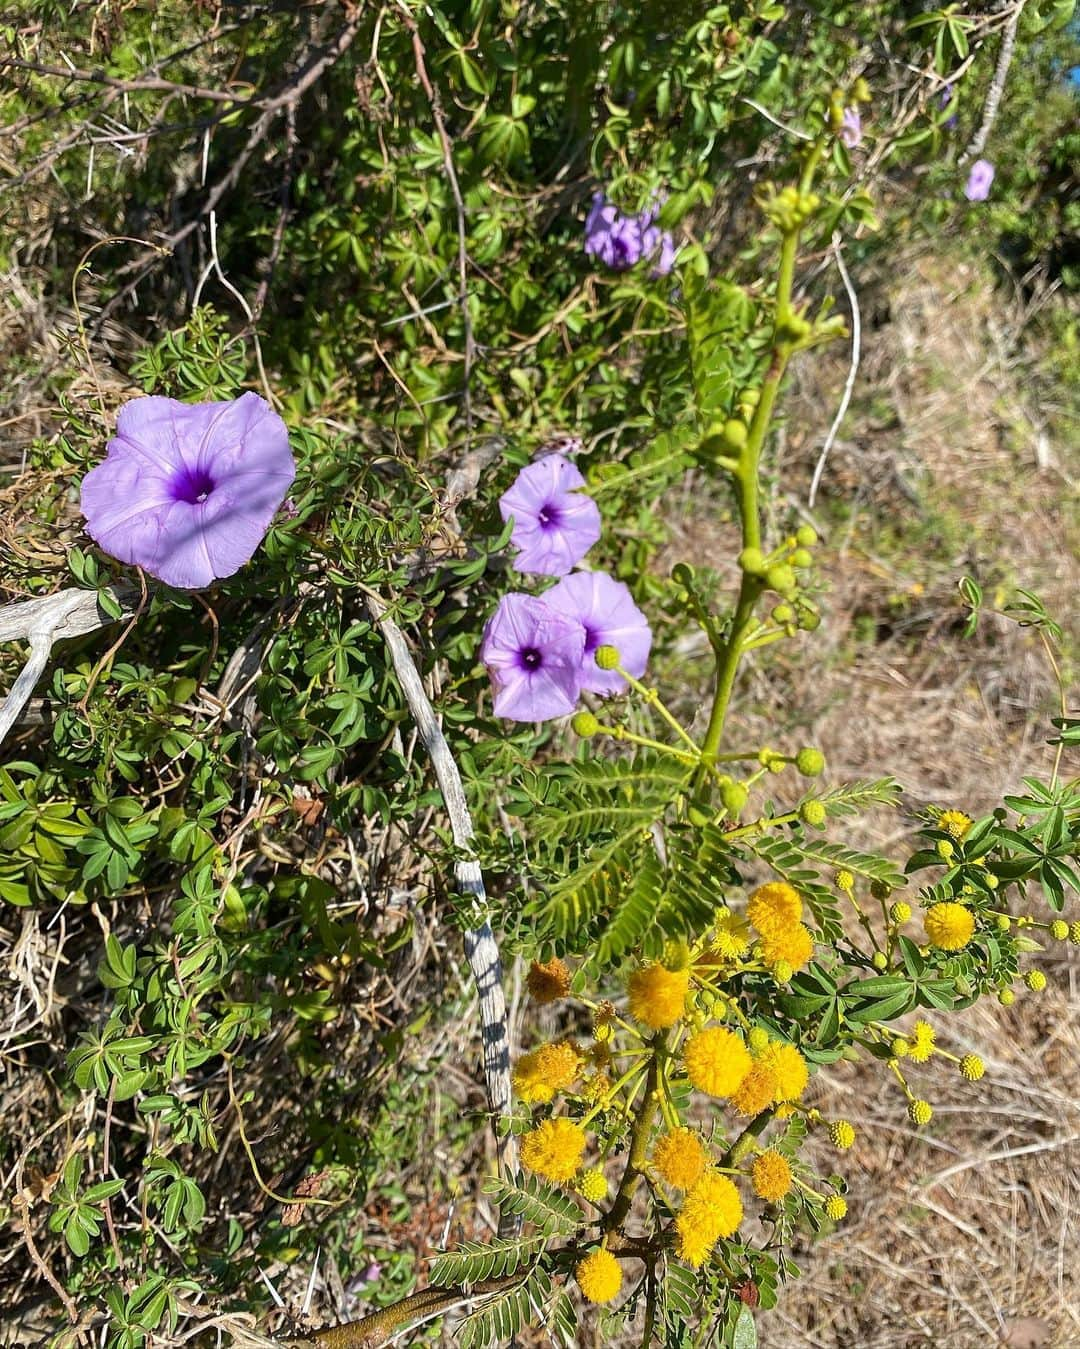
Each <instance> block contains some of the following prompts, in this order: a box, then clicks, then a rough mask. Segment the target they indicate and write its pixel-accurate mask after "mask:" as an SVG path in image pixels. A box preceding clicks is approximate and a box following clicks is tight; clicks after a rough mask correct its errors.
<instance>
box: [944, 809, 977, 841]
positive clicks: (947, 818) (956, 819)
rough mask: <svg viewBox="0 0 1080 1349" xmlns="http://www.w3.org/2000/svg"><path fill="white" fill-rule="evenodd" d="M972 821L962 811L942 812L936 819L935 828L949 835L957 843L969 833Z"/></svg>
mask: <svg viewBox="0 0 1080 1349" xmlns="http://www.w3.org/2000/svg"><path fill="white" fill-rule="evenodd" d="M972 823H973V821H972V819H971V816H970V815H965V814H964V812H963V811H962V810H943V811H942V812H941V814H940V815H939V816H938V818H937V826H938V828H939V829H944V830H945V832H946V833H947V834H951V835H952V836H953V838H954V839H956V841H957V843H960V842H962V840H963V839H965V838H967V836H968V834H969V833H970V832H971V826H972Z"/></svg>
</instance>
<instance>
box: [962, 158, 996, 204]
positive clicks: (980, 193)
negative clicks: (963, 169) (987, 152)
mask: <svg viewBox="0 0 1080 1349" xmlns="http://www.w3.org/2000/svg"><path fill="white" fill-rule="evenodd" d="M993 181H994V166H993V164H991V163H990V161H989V160H988V159H977V160H976V161H975V163H974V164H972V166H971V172H970V173H969V174H968V180H967V182H966V183H965V184H964V196H965V197H967V199H968V201H985V200H986V199H987V197H988V196H989V195H990V184H991V183H992V182H993Z"/></svg>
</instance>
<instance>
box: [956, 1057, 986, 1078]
mask: <svg viewBox="0 0 1080 1349" xmlns="http://www.w3.org/2000/svg"><path fill="white" fill-rule="evenodd" d="M985 1072H986V1068H985V1067H984V1065H983V1061H982V1059H980V1058H979V1056H978V1054H965V1055H964V1057H963V1058H962V1059H961V1060H960V1075H961V1076H962V1077H963V1079H964V1081H965V1082H978V1080H979V1078H980V1077H982V1075H983V1073H985Z"/></svg>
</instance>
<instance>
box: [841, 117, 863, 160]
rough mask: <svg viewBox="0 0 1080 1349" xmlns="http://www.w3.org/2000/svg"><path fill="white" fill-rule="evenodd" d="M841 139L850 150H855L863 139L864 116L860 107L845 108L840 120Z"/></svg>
mask: <svg viewBox="0 0 1080 1349" xmlns="http://www.w3.org/2000/svg"><path fill="white" fill-rule="evenodd" d="M838 134H839V136H840V139H841V140H842V141H843V143H844V144H845V145H846V146H847V148H848V149H849V150H854V149H855V147H856V145H858V144H859V142H860V141H861V140H862V118H861V117H860V115H859V110H858V108H845V109H844V116H843V118H842V119H841V121H840V131H839V133H838Z"/></svg>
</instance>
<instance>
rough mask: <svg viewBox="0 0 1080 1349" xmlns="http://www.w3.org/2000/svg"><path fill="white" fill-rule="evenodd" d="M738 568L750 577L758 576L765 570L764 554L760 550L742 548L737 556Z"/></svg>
mask: <svg viewBox="0 0 1080 1349" xmlns="http://www.w3.org/2000/svg"><path fill="white" fill-rule="evenodd" d="M739 566H740V567H742V569H743V571H745V572H746V573H747V574H748V575H750V576H760V575H761V574H762V572H763V571H764V570H765V554H764V553H763V552H762V551H761V549H760V548H744V549H743V550H742V552H741V553H740V554H739Z"/></svg>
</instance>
